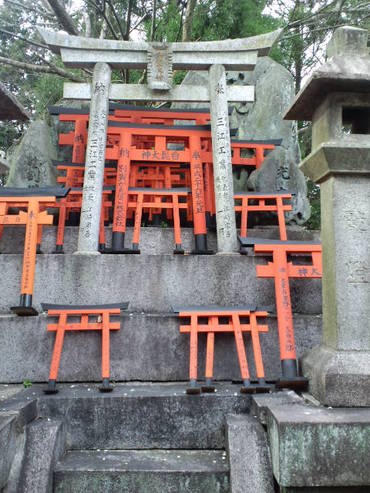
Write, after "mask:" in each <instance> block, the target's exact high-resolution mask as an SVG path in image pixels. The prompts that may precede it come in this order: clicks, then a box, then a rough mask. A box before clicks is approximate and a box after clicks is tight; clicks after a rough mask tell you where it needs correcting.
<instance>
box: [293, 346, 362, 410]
mask: <svg viewBox="0 0 370 493" xmlns="http://www.w3.org/2000/svg"><path fill="white" fill-rule="evenodd" d="M302 369H303V374H304V375H305V376H306V377H308V378H309V380H310V392H311V394H312V395H313V396H314V397H316V399H318V400H319V401H320V402H321V403H322V404H324V405H326V406H332V407H368V406H370V352H368V351H334V350H333V349H330V348H327V347H325V346H319V347H317V348H314V349H313V350H312V351H310V352H309V353H308V354H307V355H306V356H304V358H303V361H302Z"/></svg>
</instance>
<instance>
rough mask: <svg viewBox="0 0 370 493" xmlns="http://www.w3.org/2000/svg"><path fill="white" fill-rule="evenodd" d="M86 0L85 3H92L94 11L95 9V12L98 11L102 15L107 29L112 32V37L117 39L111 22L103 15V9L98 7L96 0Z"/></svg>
mask: <svg viewBox="0 0 370 493" xmlns="http://www.w3.org/2000/svg"><path fill="white" fill-rule="evenodd" d="M86 1H87V3H89V4H90V5H92V6H93V7H94V8H95V10H96V11H97V12H98V13H99V14H100V15H101V16H102V17H103V19H104V20H105V21H106V23H107V26H108V28H109V30H110V31H111V33H112V35H113V37H114V39H119V37H118V36H117V33H116V31H115V30H114V29H113V26H112V24H111V23H110V21H109V19H108V17H107V16H106V15H105V13H104V11H103V10H102V9H101V8H100V7H99V5H98V4H97V3H96V2H94V1H93V0H86Z"/></svg>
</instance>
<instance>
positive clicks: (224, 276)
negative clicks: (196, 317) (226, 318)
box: [0, 254, 321, 314]
mask: <svg viewBox="0 0 370 493" xmlns="http://www.w3.org/2000/svg"><path fill="white" fill-rule="evenodd" d="M22 259H23V257H22V256H21V255H10V254H9V255H8V254H4V255H0V271H1V273H2V279H3V286H5V285H6V289H2V290H1V291H0V311H3V312H8V313H9V312H10V307H11V306H14V305H17V304H18V303H19V294H20V285H21V271H22ZM259 263H263V259H262V258H259V259H258V260H257V259H256V257H249V256H243V255H205V256H204V255H199V256H197V255H187V256H180V255H94V256H91V255H39V256H38V257H37V262H36V273H35V289H34V306H35V308H36V309H38V310H40V303H41V302H43V303H63V304H82V303H87V304H91V303H99V304H102V303H112V302H115V301H122V300H123V301H129V302H130V306H129V309H130V310H132V311H137V312H146V313H150V312H169V311H170V310H171V306H173V305H194V304H198V305H221V306H225V305H231V306H235V305H250V304H254V303H257V304H259V305H274V303H275V289H274V282H273V280H272V279H258V278H256V265H257V264H259ZM5 280H6V281H5ZM290 286H291V297H292V305H293V311H294V312H298V313H310V314H311V313H312V314H319V313H321V279H294V280H291V281H290Z"/></svg>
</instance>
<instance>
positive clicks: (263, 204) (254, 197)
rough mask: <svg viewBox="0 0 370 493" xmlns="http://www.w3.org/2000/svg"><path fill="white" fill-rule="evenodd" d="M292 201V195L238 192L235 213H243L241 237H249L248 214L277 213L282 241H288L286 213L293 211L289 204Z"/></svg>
mask: <svg viewBox="0 0 370 493" xmlns="http://www.w3.org/2000/svg"><path fill="white" fill-rule="evenodd" d="M291 199H292V194H291V193H282V192H275V193H261V192H237V193H236V194H234V200H235V201H236V202H239V204H235V212H240V213H241V220H240V236H241V237H242V238H245V237H246V236H247V223H248V212H276V213H277V216H278V223H279V232H280V239H281V240H282V241H286V240H287V235H286V227H285V216H284V212H285V211H291V210H292V205H291V204H289V203H287V202H289V201H290V200H291Z"/></svg>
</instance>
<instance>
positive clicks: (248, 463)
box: [226, 415, 275, 493]
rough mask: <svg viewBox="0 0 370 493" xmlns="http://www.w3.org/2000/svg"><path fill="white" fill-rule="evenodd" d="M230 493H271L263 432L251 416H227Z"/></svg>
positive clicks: (268, 464)
mask: <svg viewBox="0 0 370 493" xmlns="http://www.w3.org/2000/svg"><path fill="white" fill-rule="evenodd" d="M226 430H227V451H228V454H229V462H230V482H231V491H232V493H256V492H258V493H274V491H275V489H274V482H273V476H272V467H271V457H270V450H269V447H268V444H267V436H266V432H265V431H264V429H263V428H262V426H261V425H260V423H259V422H258V421H257V420H256V419H255V418H253V417H252V416H249V415H248V416H241V415H239V416H232V415H231V416H227V418H226Z"/></svg>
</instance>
